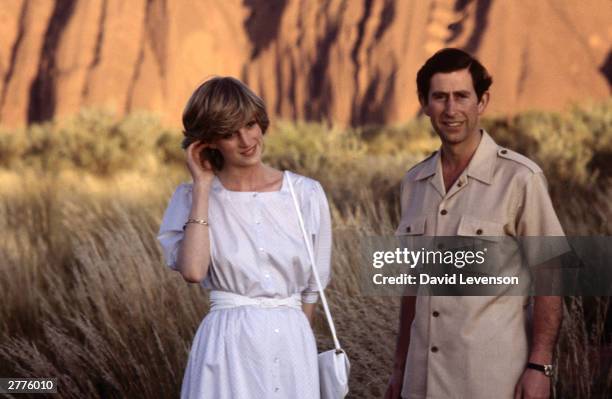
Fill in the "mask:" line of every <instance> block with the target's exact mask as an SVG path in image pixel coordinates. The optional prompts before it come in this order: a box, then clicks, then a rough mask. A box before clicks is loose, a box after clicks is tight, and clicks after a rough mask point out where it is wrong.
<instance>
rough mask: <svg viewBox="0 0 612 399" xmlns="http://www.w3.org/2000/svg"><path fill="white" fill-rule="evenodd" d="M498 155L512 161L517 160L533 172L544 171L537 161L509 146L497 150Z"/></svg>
mask: <svg viewBox="0 0 612 399" xmlns="http://www.w3.org/2000/svg"><path fill="white" fill-rule="evenodd" d="M497 156H498V157H500V158H504V159H509V160H511V161H514V162H517V163H519V164H521V165H523V166H526V167H527V168H528V169H529V170H531V171H532V172H533V173H539V172H541V171H542V168H540V167H539V166H538V164H537V163H535V162H533V161H532V160H531V159H529V158H527V157H526V156H524V155H521V154H519V153H518V152H514V151H512V150H509V149H507V148H501V147H500V148H499V149H498V150H497Z"/></svg>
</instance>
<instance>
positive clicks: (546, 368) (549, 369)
mask: <svg viewBox="0 0 612 399" xmlns="http://www.w3.org/2000/svg"><path fill="white" fill-rule="evenodd" d="M527 368H528V369H532V370H537V371H540V372H542V373H544V375H545V376H547V377H552V374H553V366H552V364H537V363H531V362H529V363H527Z"/></svg>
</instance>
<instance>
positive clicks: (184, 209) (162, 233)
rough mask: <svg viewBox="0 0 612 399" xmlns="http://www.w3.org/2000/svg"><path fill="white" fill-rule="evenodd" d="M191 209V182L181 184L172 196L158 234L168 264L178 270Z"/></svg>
mask: <svg viewBox="0 0 612 399" xmlns="http://www.w3.org/2000/svg"><path fill="white" fill-rule="evenodd" d="M190 209H191V187H190V185H189V184H181V185H179V186H178V187H177V189H176V190H175V191H174V194H173V195H172V198H170V202H169V203H168V207H167V208H166V211H165V212H164V217H163V218H162V222H161V226H160V228H159V233H158V234H157V240H158V241H159V243H160V244H161V247H162V251H163V253H164V259H165V261H166V265H167V266H168V267H170V268H171V269H173V270H177V264H176V260H177V255H178V249H179V246H180V243H181V240H182V239H183V236H184V232H183V226H184V225H185V222H186V221H187V218H188V217H189V211H190Z"/></svg>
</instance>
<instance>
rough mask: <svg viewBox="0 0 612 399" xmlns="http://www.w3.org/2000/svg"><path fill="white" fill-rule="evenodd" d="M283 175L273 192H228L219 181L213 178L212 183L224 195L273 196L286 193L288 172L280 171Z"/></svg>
mask: <svg viewBox="0 0 612 399" xmlns="http://www.w3.org/2000/svg"><path fill="white" fill-rule="evenodd" d="M282 173H283V179H282V181H281V186H280V189H278V190H274V191H235V190H229V189H227V188H225V186H224V185H223V183H221V180H220V179H219V178H218V177H217V176H215V178H214V180H213V182H214V183H215V185H216V186H217V187H218V188H219V189H220V190H221V191H224V192H226V193H229V194H236V195H253V194H257V195H260V194H273V193H277V194H278V193H281V192H284V191H286V189H287V173H289V172H288V171H286V170H284V171H282Z"/></svg>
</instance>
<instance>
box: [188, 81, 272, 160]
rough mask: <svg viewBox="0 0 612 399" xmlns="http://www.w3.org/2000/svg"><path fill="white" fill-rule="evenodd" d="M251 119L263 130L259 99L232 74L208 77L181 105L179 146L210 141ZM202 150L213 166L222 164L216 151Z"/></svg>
mask: <svg viewBox="0 0 612 399" xmlns="http://www.w3.org/2000/svg"><path fill="white" fill-rule="evenodd" d="M252 119H255V122H257V124H258V125H259V127H260V128H261V131H262V132H263V133H264V134H265V132H266V130H267V129H268V126H269V125H270V121H269V119H268V113H267V112H266V106H265V104H264V102H263V100H262V99H261V98H260V97H259V96H257V95H256V94H255V93H253V92H252V91H251V89H249V88H248V87H247V86H246V85H245V84H244V83H242V82H241V81H240V80H238V79H236V78H232V77H229V76H228V77H223V76H218V77H214V78H211V79H209V80H207V81H206V82H204V83H202V84H201V85H200V86H199V87H198V88H197V89H196V90H195V91H194V92H193V94H192V95H191V97H190V98H189V101H187V105H185V109H184V110H183V128H184V130H183V135H184V136H185V137H184V138H183V142H182V147H183V149H186V148H187V147H189V145H191V144H192V143H193V142H195V141H204V142H207V143H212V142H214V141H215V140H217V139H219V138H221V137H223V136H224V135H227V134H231V133H233V132H235V131H237V130H239V129H240V128H241V127H243V126H244V125H246V124H247V123H248V122H249V121H250V120H252ZM205 154H206V156H207V158H208V159H209V161H210V162H211V164H212V166H213V168H214V169H216V170H221V169H222V168H223V156H222V155H221V153H220V152H219V151H217V150H213V149H209V148H207V149H206V150H205Z"/></svg>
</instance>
